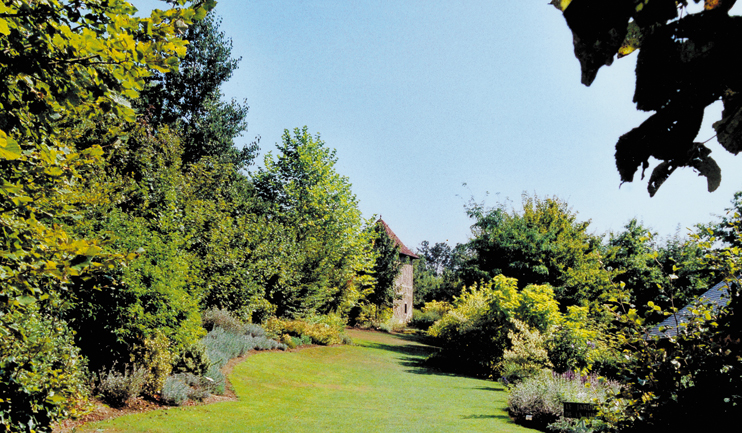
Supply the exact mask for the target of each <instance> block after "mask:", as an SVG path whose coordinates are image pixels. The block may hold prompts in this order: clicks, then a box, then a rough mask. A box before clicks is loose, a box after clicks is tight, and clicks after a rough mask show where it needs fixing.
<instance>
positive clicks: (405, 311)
mask: <svg viewBox="0 0 742 433" xmlns="http://www.w3.org/2000/svg"><path fill="white" fill-rule="evenodd" d="M404 313H405V314H407V303H405V304H404Z"/></svg>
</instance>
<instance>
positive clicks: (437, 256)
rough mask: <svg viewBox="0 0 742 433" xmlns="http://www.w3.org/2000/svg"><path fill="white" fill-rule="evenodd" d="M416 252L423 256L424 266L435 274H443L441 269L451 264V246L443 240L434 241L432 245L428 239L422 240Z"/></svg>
mask: <svg viewBox="0 0 742 433" xmlns="http://www.w3.org/2000/svg"><path fill="white" fill-rule="evenodd" d="M417 251H418V253H419V254H420V255H421V256H422V257H425V265H426V267H427V268H428V269H429V270H430V271H432V272H433V273H435V274H436V275H441V274H443V271H444V270H446V269H448V268H450V266H451V260H452V258H451V254H452V253H453V251H452V250H451V247H449V246H448V244H446V243H445V242H436V243H435V245H433V246H432V247H431V246H430V243H429V242H428V241H422V242H421V243H420V248H418V249H417Z"/></svg>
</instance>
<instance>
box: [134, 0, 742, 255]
mask: <svg viewBox="0 0 742 433" xmlns="http://www.w3.org/2000/svg"><path fill="white" fill-rule="evenodd" d="M133 3H134V4H135V5H138V6H140V5H141V6H143V8H144V7H146V5H148V4H151V2H145V1H134V2H133ZM740 9H742V6H735V8H734V9H733V10H732V13H736V14H740V13H742V11H741V10H740ZM216 12H217V14H218V15H219V16H221V17H222V19H223V22H222V24H221V29H222V31H224V32H225V33H226V35H227V36H228V37H230V38H231V39H232V41H233V44H234V47H233V51H232V53H233V56H234V57H242V61H241V63H240V68H239V69H238V70H237V71H236V73H235V74H234V76H233V77H232V79H231V80H230V82H229V83H228V84H227V85H226V86H225V87H224V92H225V94H226V96H227V97H228V98H236V99H238V100H246V101H247V103H248V105H249V106H250V112H249V115H248V119H247V120H248V123H249V126H248V132H247V134H245V136H244V137H243V139H241V141H242V142H244V143H246V142H249V141H251V140H252V139H253V138H254V137H255V136H256V135H259V136H261V141H260V143H261V148H262V151H263V152H266V151H269V150H271V149H273V148H274V147H275V146H274V145H275V143H277V142H279V141H280V139H281V134H282V133H283V130H284V129H285V128H288V129H293V128H295V127H301V126H304V125H307V126H308V128H309V130H310V131H312V132H313V133H320V134H321V137H322V139H323V140H324V141H325V143H326V144H327V146H329V147H332V148H335V149H337V157H338V159H339V161H338V163H337V166H336V169H337V171H338V172H339V173H340V174H342V175H345V176H347V177H348V178H349V179H350V182H351V183H352V184H353V191H354V192H355V194H356V195H357V197H358V199H359V200H360V207H361V210H362V211H363V213H364V215H365V216H366V217H371V216H372V215H374V214H376V215H379V214H380V215H382V216H383V218H384V220H385V221H386V222H387V223H388V224H389V225H390V227H391V228H392V229H393V230H394V231H395V233H396V234H397V235H398V236H399V237H400V238H401V239H402V241H403V242H405V244H406V245H407V246H409V247H411V248H412V249H414V248H415V247H417V246H418V245H419V244H420V242H421V241H423V240H428V241H430V242H431V243H434V242H443V241H447V242H448V243H449V244H450V245H452V246H453V245H454V244H456V243H459V242H465V241H466V240H467V238H468V236H469V234H470V230H469V227H470V225H471V223H472V222H471V221H470V220H469V219H468V218H467V216H466V214H465V210H464V205H465V204H466V203H467V202H468V201H469V199H470V198H472V197H473V198H474V199H475V200H476V201H480V202H481V201H483V200H484V201H485V202H486V203H487V204H488V205H494V204H496V203H497V202H498V201H503V200H507V199H509V200H510V201H511V202H512V205H513V206H514V207H516V208H519V207H520V202H521V198H520V197H521V194H522V193H523V192H527V193H529V194H534V193H535V194H537V195H539V196H542V197H543V196H554V195H555V196H558V197H559V198H561V199H564V200H566V201H567V202H568V203H569V205H570V206H571V207H572V209H573V210H574V211H576V212H578V218H579V219H581V220H588V219H589V220H591V221H592V222H591V225H590V228H591V230H592V231H593V232H595V233H605V232H607V231H609V230H613V231H618V230H620V229H621V228H622V227H623V225H624V224H625V223H626V222H628V220H629V219H630V218H632V217H636V218H638V219H639V220H642V221H643V222H644V224H645V225H646V226H648V227H650V228H652V229H653V230H654V231H657V232H659V234H660V235H662V236H668V235H671V234H674V233H675V231H676V230H677V229H678V228H680V230H681V234H684V233H686V230H685V227H689V226H691V225H693V224H695V223H699V222H708V221H711V220H712V219H714V217H713V214H716V215H719V214H722V213H723V212H724V209H725V208H727V207H728V206H729V204H730V200H731V199H732V196H733V194H734V192H735V191H738V190H740V189H742V172H740V167H742V156H740V157H738V158H736V159H735V157H734V156H732V155H731V154H729V153H727V152H726V151H725V150H724V149H723V148H722V147H721V146H720V145H719V144H718V143H717V142H716V140H715V139H714V140H711V141H710V142H709V143H708V144H707V146H709V147H710V148H711V150H712V157H714V158H715V159H716V161H717V162H718V163H719V165H720V167H721V169H722V183H721V187H720V188H719V189H718V190H717V191H716V192H714V193H708V192H707V190H706V180H705V178H702V177H698V175H697V174H696V173H695V172H694V171H693V170H692V169H690V168H683V169H678V170H677V171H676V172H675V173H674V174H673V175H672V176H671V177H670V179H669V180H668V181H667V182H665V184H664V185H662V187H661V188H660V190H659V192H658V193H657V195H656V196H655V197H654V198H649V194H648V193H647V190H646V186H647V179H645V180H644V181H640V180H639V177H640V176H639V175H638V174H637V176H636V177H635V182H634V183H627V184H624V185H623V186H621V187H620V188H619V184H620V181H619V175H618V172H617V171H616V168H615V163H614V158H613V154H614V151H615V150H614V146H615V143H616V141H617V140H618V137H619V136H620V135H622V134H624V133H626V132H628V131H629V130H631V129H632V128H634V127H636V126H638V125H639V124H640V123H641V122H642V121H643V120H644V119H646V118H647V117H648V116H649V115H650V114H651V113H643V112H638V111H637V110H636V109H635V106H634V104H633V103H632V97H633V91H634V66H635V62H636V54H633V55H631V56H628V57H626V58H623V59H618V60H616V61H615V62H614V64H613V65H612V66H610V67H604V68H603V69H601V71H600V72H599V73H598V77H597V79H596V80H595V82H594V83H593V85H592V86H591V87H585V86H583V85H582V84H580V68H579V63H578V61H577V59H575V57H574V54H573V46H572V35H571V33H570V31H569V29H568V27H567V25H566V22H565V21H564V18H563V17H562V14H561V13H560V12H559V11H558V10H556V9H555V8H554V7H553V6H551V5H549V4H548V2H547V0H542V1H538V2H536V1H508V2H504V1H496V0H495V1H493V0H488V1H454V0H447V1H443V0H440V1H438V0H435V1H434V0H426V1H411V0H396V1H370V0H369V1H347V0H313V1H300V0H293V1H276V0H253V1H244V0H221V1H219V3H218V5H217V7H216ZM720 113H721V106H720V103H717V104H715V105H714V106H711V107H709V109H707V111H706V116H705V122H704V126H703V128H702V130H701V133H700V134H699V137H698V138H697V141H705V140H707V139H709V138H712V137H713V136H714V131H713V129H712V128H711V124H712V123H713V122H714V121H716V120H719V118H720ZM259 159H262V156H261V157H259ZM655 164H656V162H655ZM653 167H654V164H653V165H652V166H650V169H649V170H648V171H647V178H648V176H649V174H650V173H651V169H652V168H653ZM464 183H465V184H466V186H463V184H464Z"/></svg>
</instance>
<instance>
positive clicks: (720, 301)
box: [649, 281, 729, 338]
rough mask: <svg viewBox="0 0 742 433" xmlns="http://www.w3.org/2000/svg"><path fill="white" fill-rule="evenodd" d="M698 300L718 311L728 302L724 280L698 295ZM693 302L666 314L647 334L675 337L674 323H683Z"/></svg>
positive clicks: (688, 315)
mask: <svg viewBox="0 0 742 433" xmlns="http://www.w3.org/2000/svg"><path fill="white" fill-rule="evenodd" d="M698 301H699V302H701V303H703V304H707V305H712V306H713V308H714V311H719V309H720V308H721V307H722V306H725V305H727V304H728V303H729V288H728V287H727V283H726V281H722V282H720V283H719V284H717V285H715V286H714V287H712V288H710V289H709V290H707V291H706V293H704V294H703V295H701V296H699V297H698ZM694 304H695V303H692V304H689V305H686V306H685V307H683V309H682V310H680V311H678V312H677V313H675V314H673V315H671V316H667V318H666V319H665V320H663V321H662V323H660V324H659V325H657V326H655V327H654V328H652V329H651V330H650V331H649V335H650V336H655V335H656V336H659V337H662V338H669V337H676V336H677V335H678V329H677V327H676V324H678V323H685V322H686V321H687V320H688V317H690V315H691V312H690V310H691V308H692V307H693V306H694ZM676 320H677V321H676ZM662 326H664V328H665V329H664V330H663V331H660V327H662Z"/></svg>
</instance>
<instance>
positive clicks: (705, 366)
mask: <svg viewBox="0 0 742 433" xmlns="http://www.w3.org/2000/svg"><path fill="white" fill-rule="evenodd" d="M739 283H740V281H739V280H736V281H730V282H729V283H728V284H729V286H731V287H730V292H731V295H730V301H729V302H730V303H729V305H728V306H726V307H723V308H721V309H720V310H719V311H714V310H713V308H712V306H710V305H701V304H695V305H693V306H691V308H690V311H689V314H688V315H687V316H685V317H684V320H685V323H681V324H680V326H678V328H677V336H673V337H670V338H667V339H663V340H659V339H657V338H656V337H652V338H647V337H646V330H645V329H644V327H643V326H642V325H643V323H642V322H643V320H642V319H641V318H640V317H638V314H637V313H636V311H635V310H633V309H632V310H629V312H628V313H627V314H625V315H624V317H623V320H624V323H625V324H626V327H625V329H624V330H623V337H624V338H625V339H626V340H625V344H626V347H627V348H629V349H630V350H626V351H625V355H626V361H625V362H624V363H623V364H622V365H621V377H622V379H623V380H624V381H625V383H626V387H625V389H624V390H623V393H622V395H621V396H620V399H617V402H618V403H621V402H623V403H625V404H626V407H625V408H624V410H622V411H621V413H617V414H614V415H616V417H615V418H616V424H617V425H618V426H619V427H620V428H622V429H624V430H626V431H632V432H634V431H637V432H650V431H702V430H703V429H705V428H708V420H710V419H713V420H714V422H719V425H735V424H737V423H739V421H740V419H742V415H741V413H742V412H740V409H739V408H740V404H741V403H742V356H740V353H741V352H742V350H741V346H740V341H742V327H740V318H739V311H740V301H741V300H742V298H740V295H739V290H740V289H739V287H740V286H739ZM632 322H633V325H632ZM699 414H703V416H699Z"/></svg>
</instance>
